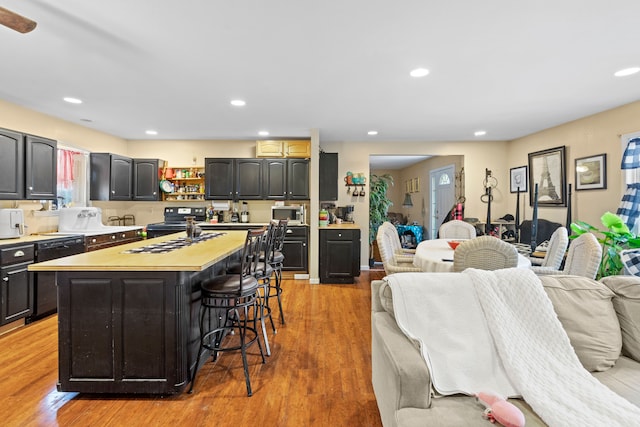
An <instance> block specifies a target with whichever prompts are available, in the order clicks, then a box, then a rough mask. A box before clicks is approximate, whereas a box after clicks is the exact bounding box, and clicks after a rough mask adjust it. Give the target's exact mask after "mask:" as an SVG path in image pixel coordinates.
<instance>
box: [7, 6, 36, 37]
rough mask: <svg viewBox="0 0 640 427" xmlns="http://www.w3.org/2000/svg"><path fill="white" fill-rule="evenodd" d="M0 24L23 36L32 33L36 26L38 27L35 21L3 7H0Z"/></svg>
mask: <svg viewBox="0 0 640 427" xmlns="http://www.w3.org/2000/svg"><path fill="white" fill-rule="evenodd" d="M0 24H2V25H4V26H5V27H9V28H11V29H12V30H16V31H18V32H19V33H23V34H24V33H28V32H29V31H32V30H33V29H34V28H36V25H38V24H37V23H36V22H35V21H32V20H31V19H29V18H25V17H24V16H22V15H18V14H17V13H15V12H12V11H10V10H7V9H5V8H4V7H0Z"/></svg>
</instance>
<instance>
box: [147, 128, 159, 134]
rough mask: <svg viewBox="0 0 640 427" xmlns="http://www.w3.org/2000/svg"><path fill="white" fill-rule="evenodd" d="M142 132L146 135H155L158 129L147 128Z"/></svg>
mask: <svg viewBox="0 0 640 427" xmlns="http://www.w3.org/2000/svg"><path fill="white" fill-rule="evenodd" d="M144 133H146V134H147V135H157V134H158V131H157V130H152V129H149V130H147V131H145V132H144Z"/></svg>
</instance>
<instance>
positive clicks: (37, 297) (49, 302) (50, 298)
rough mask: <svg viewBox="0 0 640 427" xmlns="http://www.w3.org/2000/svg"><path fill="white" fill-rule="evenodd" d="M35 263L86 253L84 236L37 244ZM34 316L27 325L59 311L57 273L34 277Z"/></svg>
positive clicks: (48, 240) (42, 273) (41, 273)
mask: <svg viewBox="0 0 640 427" xmlns="http://www.w3.org/2000/svg"><path fill="white" fill-rule="evenodd" d="M35 249H36V254H35V262H42V261H49V260H52V259H58V258H63V257H66V256H70V255H76V254H81V253H84V252H85V244H84V236H83V235H75V236H73V235H72V236H64V237H58V238H53V239H47V240H41V241H37V242H35ZM33 279H34V280H33V296H34V304H33V314H32V315H31V316H29V317H28V318H27V323H30V322H33V321H34V320H37V319H40V318H42V317H45V316H48V315H50V314H53V313H55V312H57V311H58V298H57V290H56V273H55V272H53V271H39V272H37V273H34V276H33Z"/></svg>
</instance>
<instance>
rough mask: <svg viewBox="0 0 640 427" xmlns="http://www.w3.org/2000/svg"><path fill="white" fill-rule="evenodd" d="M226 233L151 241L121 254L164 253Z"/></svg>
mask: <svg viewBox="0 0 640 427" xmlns="http://www.w3.org/2000/svg"><path fill="white" fill-rule="evenodd" d="M224 234H226V233H203V234H201V235H200V236H198V237H195V238H193V239H189V238H187V237H179V238H177V239H172V240H167V241H165V242H159V243H152V244H150V245H146V246H143V247H141V248H134V249H127V250H126V251H122V253H123V254H142V253H146V254H165V253H167V252H171V251H175V250H176V249H180V248H184V247H187V246H191V245H195V244H198V243H200V242H206V241H207V240H210V239H214V238H216V237H218V236H222V235H224Z"/></svg>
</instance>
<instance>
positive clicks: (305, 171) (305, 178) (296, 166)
mask: <svg viewBox="0 0 640 427" xmlns="http://www.w3.org/2000/svg"><path fill="white" fill-rule="evenodd" d="M287 199H289V200H308V199H309V160H306V159H287Z"/></svg>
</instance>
